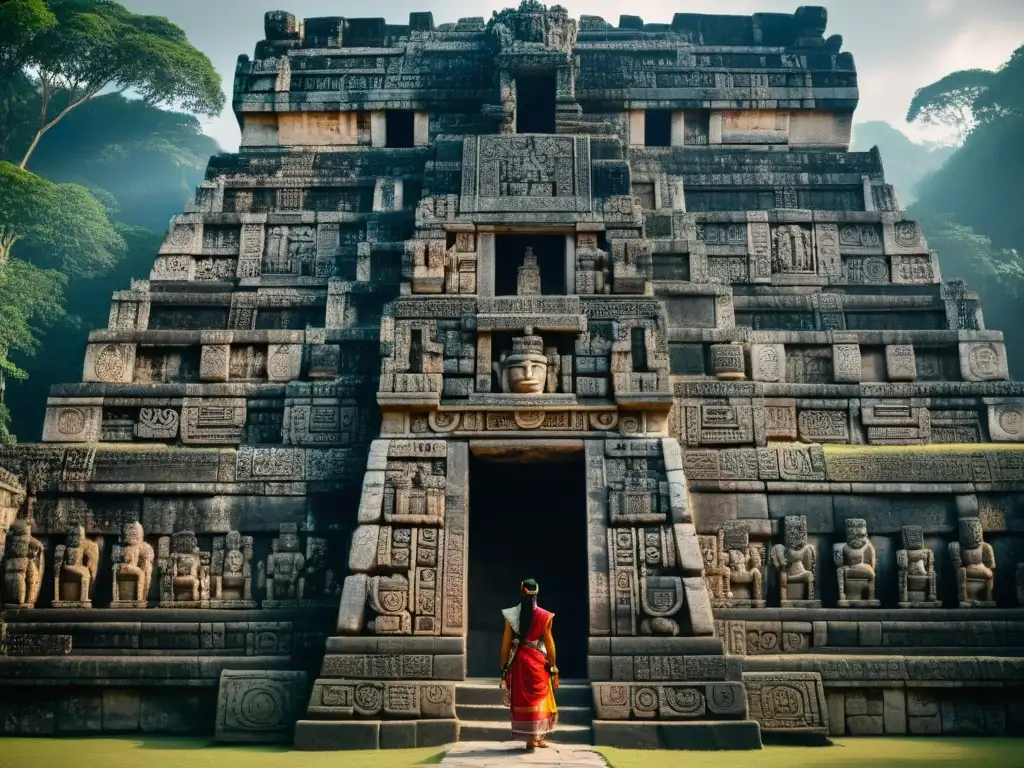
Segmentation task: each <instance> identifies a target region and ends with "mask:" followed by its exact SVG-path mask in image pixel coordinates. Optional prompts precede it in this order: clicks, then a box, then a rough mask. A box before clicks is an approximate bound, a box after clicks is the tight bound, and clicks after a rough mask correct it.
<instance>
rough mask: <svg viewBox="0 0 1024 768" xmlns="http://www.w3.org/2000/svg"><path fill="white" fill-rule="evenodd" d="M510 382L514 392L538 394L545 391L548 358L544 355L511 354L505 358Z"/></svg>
mask: <svg viewBox="0 0 1024 768" xmlns="http://www.w3.org/2000/svg"><path fill="white" fill-rule="evenodd" d="M505 367H506V368H507V369H508V384H509V387H510V388H511V390H512V391H513V392H518V393H519V394H523V395H536V394H540V393H541V392H543V391H544V384H545V382H546V381H547V376H548V359H547V358H546V357H544V355H534V354H527V355H509V356H508V358H506V360H505Z"/></svg>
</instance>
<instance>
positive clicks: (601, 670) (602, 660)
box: [587, 656, 614, 682]
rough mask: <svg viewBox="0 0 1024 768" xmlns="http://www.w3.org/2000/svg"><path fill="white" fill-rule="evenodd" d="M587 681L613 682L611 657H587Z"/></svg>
mask: <svg viewBox="0 0 1024 768" xmlns="http://www.w3.org/2000/svg"><path fill="white" fill-rule="evenodd" d="M587 679H588V680H592V681H594V682H599V681H602V680H613V679H614V678H613V677H612V657H611V656H587Z"/></svg>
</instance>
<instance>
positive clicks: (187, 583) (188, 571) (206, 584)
mask: <svg viewBox="0 0 1024 768" xmlns="http://www.w3.org/2000/svg"><path fill="white" fill-rule="evenodd" d="M160 574H161V582H162V583H161V589H160V604H161V605H169V606H172V607H174V606H178V607H181V606H182V605H183V604H184V605H188V606H189V607H196V606H197V604H199V603H201V602H202V601H203V600H208V599H209V596H210V562H209V556H208V555H207V554H206V553H204V552H201V551H200V549H199V542H198V541H197V540H196V535H195V533H193V532H192V531H180V532H178V533H176V534H174V535H173V536H171V537H170V539H169V540H168V538H167V537H164V538H162V539H161V540H160Z"/></svg>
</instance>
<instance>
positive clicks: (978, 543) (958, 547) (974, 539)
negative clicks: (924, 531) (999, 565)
mask: <svg viewBox="0 0 1024 768" xmlns="http://www.w3.org/2000/svg"><path fill="white" fill-rule="evenodd" d="M949 554H950V557H952V558H953V566H954V567H955V568H956V585H957V594H958V598H959V602H960V607H961V608H994V607H995V605H996V604H995V602H994V601H993V599H992V587H993V585H994V583H995V571H996V556H995V553H994V552H993V551H992V547H991V545H989V544H986V543H985V537H984V534H983V531H982V527H981V519H980V518H977V517H966V518H961V520H960V541H954V542H952V543H951V544H950V545H949Z"/></svg>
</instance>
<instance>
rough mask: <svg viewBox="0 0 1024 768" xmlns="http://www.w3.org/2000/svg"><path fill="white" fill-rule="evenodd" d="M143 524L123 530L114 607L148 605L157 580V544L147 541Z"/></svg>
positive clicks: (115, 556) (117, 555) (117, 549)
mask: <svg viewBox="0 0 1024 768" xmlns="http://www.w3.org/2000/svg"><path fill="white" fill-rule="evenodd" d="M145 535H146V532H145V531H144V530H143V529H142V524H141V523H128V524H127V525H125V526H124V528H122V530H121V543H120V544H119V545H118V546H116V547H114V552H113V571H114V584H113V600H112V601H111V607H113V608H130V607H131V608H145V607H146V603H147V600H148V598H149V585H150V583H151V582H152V579H153V560H154V557H153V547H151V546H150V545H149V544H147V543H146V540H145Z"/></svg>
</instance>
